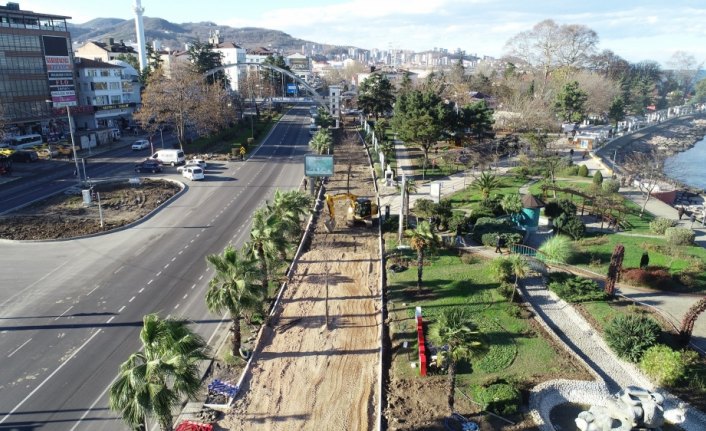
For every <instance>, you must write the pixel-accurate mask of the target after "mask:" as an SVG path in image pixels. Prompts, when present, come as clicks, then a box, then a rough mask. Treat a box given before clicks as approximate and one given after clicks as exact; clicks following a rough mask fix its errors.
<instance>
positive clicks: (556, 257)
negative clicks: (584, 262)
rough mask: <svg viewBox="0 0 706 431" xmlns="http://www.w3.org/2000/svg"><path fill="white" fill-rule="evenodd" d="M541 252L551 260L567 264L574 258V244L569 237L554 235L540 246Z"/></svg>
mask: <svg viewBox="0 0 706 431" xmlns="http://www.w3.org/2000/svg"><path fill="white" fill-rule="evenodd" d="M539 251H541V252H542V255H541V256H543V257H546V258H547V259H549V260H552V261H555V262H560V263H567V262H569V261H570V260H571V258H572V257H573V256H574V244H573V243H572V242H571V239H570V238H569V237H567V236H563V235H554V236H553V237H551V238H549V239H548V240H546V241H544V242H543V243H542V245H540V246H539ZM538 257H540V256H538Z"/></svg>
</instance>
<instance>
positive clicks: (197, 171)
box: [181, 165, 205, 181]
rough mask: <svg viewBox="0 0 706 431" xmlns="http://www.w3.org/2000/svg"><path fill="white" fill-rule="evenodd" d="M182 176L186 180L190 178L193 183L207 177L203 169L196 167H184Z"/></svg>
mask: <svg viewBox="0 0 706 431" xmlns="http://www.w3.org/2000/svg"><path fill="white" fill-rule="evenodd" d="M181 176H182V177H184V178H188V179H190V180H191V181H198V180H202V179H204V178H205V175H204V174H203V169H201V168H200V167H199V166H196V165H192V166H184V169H183V170H182V171H181Z"/></svg>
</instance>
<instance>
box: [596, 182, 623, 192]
mask: <svg viewBox="0 0 706 431" xmlns="http://www.w3.org/2000/svg"><path fill="white" fill-rule="evenodd" d="M601 187H602V188H603V191H604V192H606V193H618V191H619V190H620V182H619V181H616V180H605V181H603V185H602V186H601Z"/></svg>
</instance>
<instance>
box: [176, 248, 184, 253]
mask: <svg viewBox="0 0 706 431" xmlns="http://www.w3.org/2000/svg"><path fill="white" fill-rule="evenodd" d="M184 248H186V247H184ZM182 253H184V250H179V253H177V254H182Z"/></svg>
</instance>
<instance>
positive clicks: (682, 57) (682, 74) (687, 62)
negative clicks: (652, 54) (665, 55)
mask: <svg viewBox="0 0 706 431" xmlns="http://www.w3.org/2000/svg"><path fill="white" fill-rule="evenodd" d="M667 65H668V66H669V67H671V68H672V69H673V74H674V79H675V80H676V81H677V83H678V84H679V89H680V90H681V91H682V93H683V94H684V97H685V98H686V96H687V95H688V94H689V92H691V91H692V90H693V86H694V82H695V81H696V76H697V75H698V74H699V70H701V67H702V66H703V65H704V63H703V62H701V63H697V62H696V58H695V57H694V56H693V55H691V54H689V53H686V52H684V51H676V52H675V53H674V54H672V57H671V58H670V59H669V61H668V62H667Z"/></svg>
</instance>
